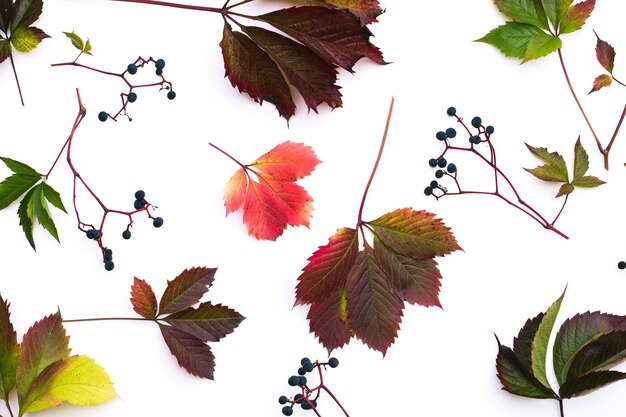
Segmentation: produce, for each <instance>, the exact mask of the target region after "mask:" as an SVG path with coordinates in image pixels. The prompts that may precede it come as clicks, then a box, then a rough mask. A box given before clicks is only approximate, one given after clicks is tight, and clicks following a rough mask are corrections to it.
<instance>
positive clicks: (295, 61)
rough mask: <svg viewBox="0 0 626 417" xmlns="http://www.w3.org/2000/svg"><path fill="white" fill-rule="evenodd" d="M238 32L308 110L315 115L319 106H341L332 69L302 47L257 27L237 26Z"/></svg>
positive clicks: (334, 73)
mask: <svg viewBox="0 0 626 417" xmlns="http://www.w3.org/2000/svg"><path fill="white" fill-rule="evenodd" d="M241 30H242V31H243V32H244V33H245V34H247V35H248V36H249V37H250V38H251V39H252V40H253V41H254V42H255V43H256V44H257V45H258V46H260V47H261V48H262V49H263V50H264V51H265V52H266V53H267V54H268V55H269V56H270V58H272V60H273V61H274V62H275V63H276V65H278V67H279V68H280V70H281V71H282V73H283V74H284V76H285V78H286V79H287V81H288V82H289V83H290V84H291V85H292V86H293V87H295V89H296V90H298V92H299V93H300V95H302V98H303V99H304V102H305V103H306V105H307V107H308V108H309V109H313V111H314V112H316V113H317V106H319V105H320V104H322V103H326V104H328V106H330V108H332V109H334V108H337V107H341V104H342V102H341V93H339V87H338V86H337V85H336V84H335V83H336V81H337V71H336V70H335V67H333V66H332V65H330V64H328V63H327V62H326V61H324V60H323V59H322V58H320V57H319V56H317V55H316V54H315V53H313V51H311V50H310V49H309V48H307V47H306V46H304V45H302V44H300V43H298V42H295V41H293V40H291V39H289V38H287V37H285V36H282V35H279V34H278V33H276V32H272V31H269V30H267V29H263V28H260V27H257V26H241Z"/></svg>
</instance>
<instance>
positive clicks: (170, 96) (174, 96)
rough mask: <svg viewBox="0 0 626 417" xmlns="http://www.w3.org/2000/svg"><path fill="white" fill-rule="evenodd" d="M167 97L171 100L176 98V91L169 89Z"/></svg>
mask: <svg viewBox="0 0 626 417" xmlns="http://www.w3.org/2000/svg"><path fill="white" fill-rule="evenodd" d="M167 98H169V99H170V100H174V99H175V98H176V93H175V92H174V91H168V92H167Z"/></svg>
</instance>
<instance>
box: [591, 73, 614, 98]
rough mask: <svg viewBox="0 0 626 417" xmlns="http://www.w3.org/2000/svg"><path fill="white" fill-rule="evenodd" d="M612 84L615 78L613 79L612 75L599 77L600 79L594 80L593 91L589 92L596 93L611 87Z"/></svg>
mask: <svg viewBox="0 0 626 417" xmlns="http://www.w3.org/2000/svg"><path fill="white" fill-rule="evenodd" d="M612 82H613V77H611V76H610V75H608V74H602V75H598V77H596V79H595V80H593V87H592V88H591V91H589V94H591V93H594V92H596V91H598V90H600V89H602V88H604V87H608V86H610V85H611V83H612Z"/></svg>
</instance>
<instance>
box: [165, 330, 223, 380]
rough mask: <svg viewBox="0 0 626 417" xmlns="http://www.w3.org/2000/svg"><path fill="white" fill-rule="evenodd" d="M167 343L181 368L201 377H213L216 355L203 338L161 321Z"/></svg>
mask: <svg viewBox="0 0 626 417" xmlns="http://www.w3.org/2000/svg"><path fill="white" fill-rule="evenodd" d="M159 328H160V329H161V334H162V335H163V339H164V340H165V344H166V345H167V347H168V348H169V349H170V352H171V353H172V355H174V357H176V360H177V361H178V365H180V367H181V368H184V369H185V370H186V371H187V372H189V373H190V374H192V375H195V376H198V377H200V378H207V379H213V371H214V369H215V356H213V352H211V348H210V347H209V346H208V345H206V344H205V343H204V342H203V341H202V340H200V339H198V338H197V337H195V336H192V335H190V334H189V333H186V332H183V331H182V330H178V329H176V328H174V327H172V326H166V325H163V324H160V323H159Z"/></svg>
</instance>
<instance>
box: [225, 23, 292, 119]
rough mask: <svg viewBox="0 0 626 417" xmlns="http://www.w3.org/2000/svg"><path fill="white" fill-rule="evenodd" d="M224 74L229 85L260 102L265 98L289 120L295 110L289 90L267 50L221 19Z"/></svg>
mask: <svg viewBox="0 0 626 417" xmlns="http://www.w3.org/2000/svg"><path fill="white" fill-rule="evenodd" d="M220 46H221V48H222V55H223V56H224V67H225V69H226V76H227V77H228V79H229V80H230V83H231V84H232V86H233V87H237V88H238V89H239V91H240V92H242V91H243V92H246V93H248V95H250V97H252V98H253V99H254V101H257V102H259V103H261V104H263V101H269V102H270V103H273V104H274V105H276V108H277V109H278V113H279V114H280V115H281V116H283V117H284V118H285V119H287V120H289V118H291V116H293V115H294V114H295V112H296V105H295V104H294V102H293V99H292V98H291V91H290V90H289V86H288V85H287V83H286V82H285V79H284V78H283V76H282V74H281V72H280V70H279V69H278V67H277V66H276V64H275V63H274V61H272V59H271V58H270V57H269V55H268V54H267V53H265V52H264V51H263V50H262V49H261V48H259V47H258V46H257V45H256V44H255V43H254V42H253V41H251V40H250V38H248V37H247V36H246V35H244V34H243V33H241V32H233V31H232V28H231V26H230V25H229V24H228V23H224V35H223V38H222V41H221V42H220Z"/></svg>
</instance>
